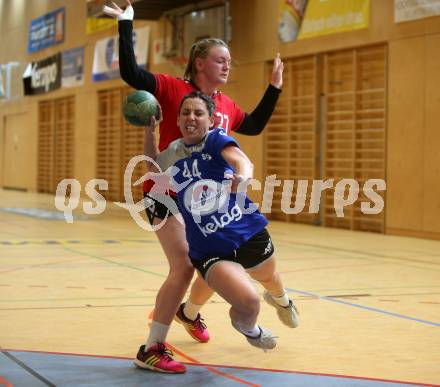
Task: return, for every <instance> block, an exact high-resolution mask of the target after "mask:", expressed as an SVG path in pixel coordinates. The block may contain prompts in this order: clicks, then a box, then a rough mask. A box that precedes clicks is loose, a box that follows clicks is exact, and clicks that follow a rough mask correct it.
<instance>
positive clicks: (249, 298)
mask: <svg viewBox="0 0 440 387" xmlns="http://www.w3.org/2000/svg"><path fill="white" fill-rule="evenodd" d="M239 308H240V309H241V310H242V311H243V312H244V313H246V314H248V315H252V316H258V314H259V313H260V298H259V297H258V294H248V295H246V296H245V297H243V298H242V300H241V302H240V306H239Z"/></svg>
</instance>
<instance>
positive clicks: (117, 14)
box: [102, 0, 134, 20]
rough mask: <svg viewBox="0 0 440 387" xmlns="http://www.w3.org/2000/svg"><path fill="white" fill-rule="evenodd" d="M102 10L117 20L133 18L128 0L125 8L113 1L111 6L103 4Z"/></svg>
mask: <svg viewBox="0 0 440 387" xmlns="http://www.w3.org/2000/svg"><path fill="white" fill-rule="evenodd" d="M102 12H104V13H105V14H106V15H107V16H110V17H114V18H117V19H118V20H133V17H134V10H133V7H132V5H131V3H130V0H127V7H126V8H125V10H123V9H122V8H120V7H119V6H118V5H117V4H116V3H115V2H113V3H112V6H111V7H108V6H107V5H104V7H103V8H102Z"/></svg>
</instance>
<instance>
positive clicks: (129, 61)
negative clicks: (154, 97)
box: [103, 0, 156, 94]
mask: <svg viewBox="0 0 440 387" xmlns="http://www.w3.org/2000/svg"><path fill="white" fill-rule="evenodd" d="M103 12H104V13H105V14H106V15H108V16H111V17H114V18H117V19H118V20H119V22H118V30H119V71H120V74H121V78H122V79H123V80H124V81H125V82H126V83H128V84H129V85H130V86H131V87H133V88H135V89H137V90H146V91H149V92H150V93H152V94H154V92H155V91H156V78H155V77H154V75H153V74H152V73H150V72H149V71H146V70H145V69H143V68H141V67H139V66H138V64H137V62H136V56H135V54H134V48H133V17H134V10H133V7H132V5H131V3H130V1H129V0H127V7H126V8H125V10H123V9H121V8H119V7H118V5H117V4H116V3H113V5H112V7H108V6H104V7H103Z"/></svg>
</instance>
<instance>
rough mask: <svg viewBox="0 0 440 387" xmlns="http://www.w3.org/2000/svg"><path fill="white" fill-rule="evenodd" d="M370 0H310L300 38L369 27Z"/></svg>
mask: <svg viewBox="0 0 440 387" xmlns="http://www.w3.org/2000/svg"><path fill="white" fill-rule="evenodd" d="M369 19H370V0H326V1H321V0H309V1H308V3H307V9H306V13H305V15H304V19H303V22H302V25H301V31H300V33H299V35H298V39H304V38H312V37H315V36H321V35H328V34H334V33H337V32H344V31H353V30H357V29H361V28H368V25H369Z"/></svg>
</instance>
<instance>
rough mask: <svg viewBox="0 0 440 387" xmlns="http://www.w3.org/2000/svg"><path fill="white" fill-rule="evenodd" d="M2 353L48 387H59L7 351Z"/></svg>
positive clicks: (2, 350)
mask: <svg viewBox="0 0 440 387" xmlns="http://www.w3.org/2000/svg"><path fill="white" fill-rule="evenodd" d="M0 351H1V353H2V354H3V355H5V356H6V357H7V358H9V360H11V361H13V362H14V363H16V364H17V365H19V366H20V367H21V368H23V369H24V370H25V371H27V372H29V373H30V374H31V375H32V376H34V377H36V378H37V379H39V380H40V381H41V382H43V383H44V384H45V385H46V386H49V387H57V386H56V385H55V384H53V383H52V382H51V381H50V380H48V379H46V378H45V377H44V376H43V375H40V374H39V373H38V372H37V371H35V370H33V369H32V368H31V367H29V366H28V365H26V364H25V363H23V362H22V361H21V360H19V359H17V358H16V357H15V356H14V355H11V354H10V353H9V352H6V351H7V350H4V349H1V350H0Z"/></svg>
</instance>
